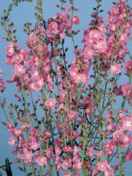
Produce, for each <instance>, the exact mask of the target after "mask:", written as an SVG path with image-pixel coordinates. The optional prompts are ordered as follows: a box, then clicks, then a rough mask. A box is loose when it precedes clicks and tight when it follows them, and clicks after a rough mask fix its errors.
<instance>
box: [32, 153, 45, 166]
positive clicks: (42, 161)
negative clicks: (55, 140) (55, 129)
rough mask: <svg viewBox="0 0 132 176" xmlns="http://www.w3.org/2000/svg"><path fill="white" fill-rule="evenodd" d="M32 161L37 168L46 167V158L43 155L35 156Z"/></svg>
mask: <svg viewBox="0 0 132 176" xmlns="http://www.w3.org/2000/svg"><path fill="white" fill-rule="evenodd" d="M34 160H35V162H36V163H37V164H38V165H39V166H46V165H47V158H46V157H45V156H43V155H38V156H35V158H34Z"/></svg>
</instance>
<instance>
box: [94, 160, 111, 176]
mask: <svg viewBox="0 0 132 176" xmlns="http://www.w3.org/2000/svg"><path fill="white" fill-rule="evenodd" d="M99 171H101V172H103V173H104V175H105V176H114V171H113V169H112V167H111V166H110V165H109V163H108V161H107V160H104V161H99V162H98V163H97V165H96V169H95V170H94V172H93V176H95V175H96V174H97V173H98V172H99Z"/></svg>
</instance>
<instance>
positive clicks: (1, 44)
mask: <svg viewBox="0 0 132 176" xmlns="http://www.w3.org/2000/svg"><path fill="white" fill-rule="evenodd" d="M10 1H11V0H0V16H1V14H2V12H3V9H4V8H6V7H7V5H8V4H9V2H10ZM75 1H76V3H75V4H76V6H77V8H78V9H79V12H78V14H79V16H80V18H81V25H80V30H84V29H85V28H87V26H88V23H89V20H90V14H91V12H92V8H93V7H94V6H95V0H75ZM57 2H58V0H44V16H45V18H46V19H47V18H48V17H52V16H54V15H55V13H56V12H57V8H56V4H57ZM102 2H103V9H104V13H103V15H104V16H105V19H106V18H107V15H106V12H107V11H108V9H109V8H110V7H111V5H112V0H103V1H102ZM128 2H129V4H130V5H131V6H132V0H128ZM33 8H34V6H33V5H31V3H26V2H25V3H22V4H21V5H20V6H19V7H17V8H15V9H14V12H13V13H12V14H11V18H12V20H13V21H14V22H15V24H16V27H17V37H18V39H19V43H20V44H21V46H24V45H25V43H24V42H25V40H24V39H25V34H24V33H23V23H24V22H25V21H27V22H29V21H32V22H33V23H34V22H35V18H34V14H33ZM2 35H3V33H2V29H1V28H0V68H2V69H3V72H4V75H5V77H6V78H9V77H10V74H11V68H10V66H7V65H6V64H4V62H5V45H6V42H5V41H2V40H1V37H2ZM80 41H81V38H80V37H79V38H77V40H76V42H77V43H78V42H80ZM69 44H70V43H69ZM129 48H130V49H132V46H130V44H129ZM69 57H72V54H70V55H69ZM70 59H71V58H70ZM12 91H13V88H12V87H10V88H9V89H8V91H7V93H6V96H7V97H10V95H12ZM3 118H4V117H3V114H2V112H1V111H0V120H2V119H3ZM0 139H1V140H0V164H1V163H3V161H4V158H6V157H12V156H11V154H10V147H9V146H8V144H7V139H8V134H7V131H6V130H5V129H4V127H3V126H2V125H0ZM127 167H129V166H128V165H127ZM126 170H128V172H127V176H131V175H132V169H130V168H129V169H128V168H126ZM14 172H15V174H14V175H15V176H17V175H20V176H21V175H22V174H20V173H19V172H18V171H15V168H14Z"/></svg>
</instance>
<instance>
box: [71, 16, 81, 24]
mask: <svg viewBox="0 0 132 176" xmlns="http://www.w3.org/2000/svg"><path fill="white" fill-rule="evenodd" d="M72 23H73V24H79V23H80V19H79V17H78V16H73V17H72Z"/></svg>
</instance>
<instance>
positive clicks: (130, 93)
mask: <svg viewBox="0 0 132 176" xmlns="http://www.w3.org/2000/svg"><path fill="white" fill-rule="evenodd" d="M121 90H122V94H123V96H125V97H127V98H129V99H132V84H124V85H122V87H121Z"/></svg>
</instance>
